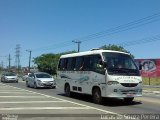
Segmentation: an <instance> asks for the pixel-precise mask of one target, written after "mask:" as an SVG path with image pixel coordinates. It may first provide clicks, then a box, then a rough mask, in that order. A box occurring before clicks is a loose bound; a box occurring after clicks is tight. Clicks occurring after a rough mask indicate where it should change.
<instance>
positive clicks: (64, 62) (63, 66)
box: [58, 59, 67, 71]
mask: <svg viewBox="0 0 160 120" xmlns="http://www.w3.org/2000/svg"><path fill="white" fill-rule="evenodd" d="M66 68H67V59H61V60H60V63H59V66H58V69H59V70H62V71H63V70H66Z"/></svg>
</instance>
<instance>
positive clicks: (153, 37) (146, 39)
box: [118, 35, 160, 47]
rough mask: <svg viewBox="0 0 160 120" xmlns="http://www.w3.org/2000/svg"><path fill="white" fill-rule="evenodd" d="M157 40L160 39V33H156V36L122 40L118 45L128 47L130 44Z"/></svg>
mask: <svg viewBox="0 0 160 120" xmlns="http://www.w3.org/2000/svg"><path fill="white" fill-rule="evenodd" d="M156 41H160V35H155V36H152V37H148V38H143V39H140V40H134V41H127V42H122V43H119V44H118V45H120V46H123V47H128V46H133V45H139V44H146V43H150V42H156Z"/></svg>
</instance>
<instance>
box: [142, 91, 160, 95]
mask: <svg viewBox="0 0 160 120" xmlns="http://www.w3.org/2000/svg"><path fill="white" fill-rule="evenodd" d="M143 92H144V93H154V94H160V91H149V90H143Z"/></svg>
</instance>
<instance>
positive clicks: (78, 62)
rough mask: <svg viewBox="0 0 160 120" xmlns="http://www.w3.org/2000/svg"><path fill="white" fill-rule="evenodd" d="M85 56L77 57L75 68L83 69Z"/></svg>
mask: <svg viewBox="0 0 160 120" xmlns="http://www.w3.org/2000/svg"><path fill="white" fill-rule="evenodd" d="M83 65H84V62H83V57H76V64H75V69H74V70H82V69H83Z"/></svg>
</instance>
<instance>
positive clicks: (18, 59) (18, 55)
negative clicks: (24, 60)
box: [15, 44, 20, 73]
mask: <svg viewBox="0 0 160 120" xmlns="http://www.w3.org/2000/svg"><path fill="white" fill-rule="evenodd" d="M15 49H16V52H15V53H16V55H15V56H16V59H15V64H16V68H17V69H18V73H19V70H20V58H19V57H20V44H17V45H16V48H15Z"/></svg>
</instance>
